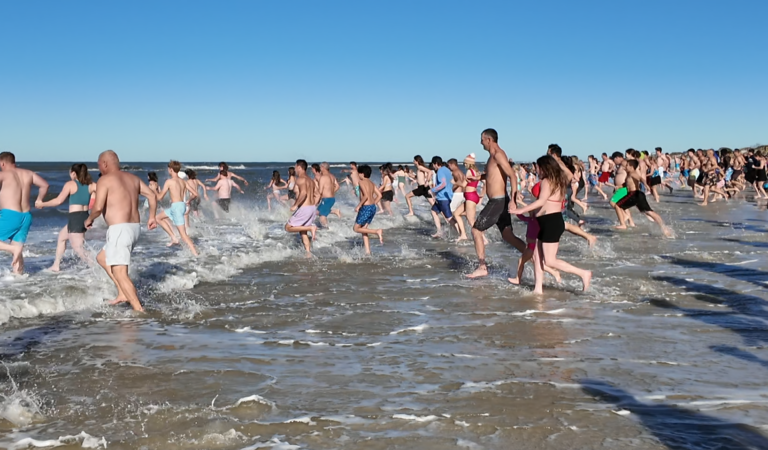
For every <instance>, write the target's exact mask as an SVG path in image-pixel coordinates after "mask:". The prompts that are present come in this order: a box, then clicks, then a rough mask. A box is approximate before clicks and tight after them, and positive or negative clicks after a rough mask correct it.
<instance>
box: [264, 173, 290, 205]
mask: <svg viewBox="0 0 768 450" xmlns="http://www.w3.org/2000/svg"><path fill="white" fill-rule="evenodd" d="M287 188H288V183H286V182H285V181H283V179H282V178H280V172H278V171H277V170H275V171H273V172H272V179H271V180H270V181H269V184H268V185H267V187H266V188H265V189H272V193H271V194H267V207H268V209H269V210H270V211H272V199H273V198H274V199H275V200H276V201H277V202H278V203H280V204H281V205H283V206H285V205H286V204H287V203H286V202H287V201H288V196H287V195H283V193H282V190H283V189H287Z"/></svg>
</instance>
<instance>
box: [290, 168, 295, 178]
mask: <svg viewBox="0 0 768 450" xmlns="http://www.w3.org/2000/svg"><path fill="white" fill-rule="evenodd" d="M288 176H289V177H295V176H296V168H294V167H289V168H288Z"/></svg>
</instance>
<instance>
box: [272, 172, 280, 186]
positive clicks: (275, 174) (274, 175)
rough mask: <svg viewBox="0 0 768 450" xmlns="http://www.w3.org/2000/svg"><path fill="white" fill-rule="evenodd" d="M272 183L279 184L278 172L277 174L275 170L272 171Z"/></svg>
mask: <svg viewBox="0 0 768 450" xmlns="http://www.w3.org/2000/svg"><path fill="white" fill-rule="evenodd" d="M272 181H273V182H275V183H279V182H280V172H278V171H277V170H273V171H272Z"/></svg>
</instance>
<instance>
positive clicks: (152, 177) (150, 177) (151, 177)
mask: <svg viewBox="0 0 768 450" xmlns="http://www.w3.org/2000/svg"><path fill="white" fill-rule="evenodd" d="M147 180H149V181H154V182H155V183H157V173H155V172H149V173H148V174H147Z"/></svg>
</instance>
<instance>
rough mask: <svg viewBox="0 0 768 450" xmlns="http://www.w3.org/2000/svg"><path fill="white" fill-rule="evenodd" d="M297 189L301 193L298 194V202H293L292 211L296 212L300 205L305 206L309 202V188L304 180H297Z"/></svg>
mask: <svg viewBox="0 0 768 450" xmlns="http://www.w3.org/2000/svg"><path fill="white" fill-rule="evenodd" d="M296 188H297V189H298V191H299V192H298V194H296V200H294V201H293V206H291V211H296V210H297V209H298V208H299V205H303V204H304V202H305V201H306V200H307V186H306V181H305V180H304V178H299V179H298V180H296Z"/></svg>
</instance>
